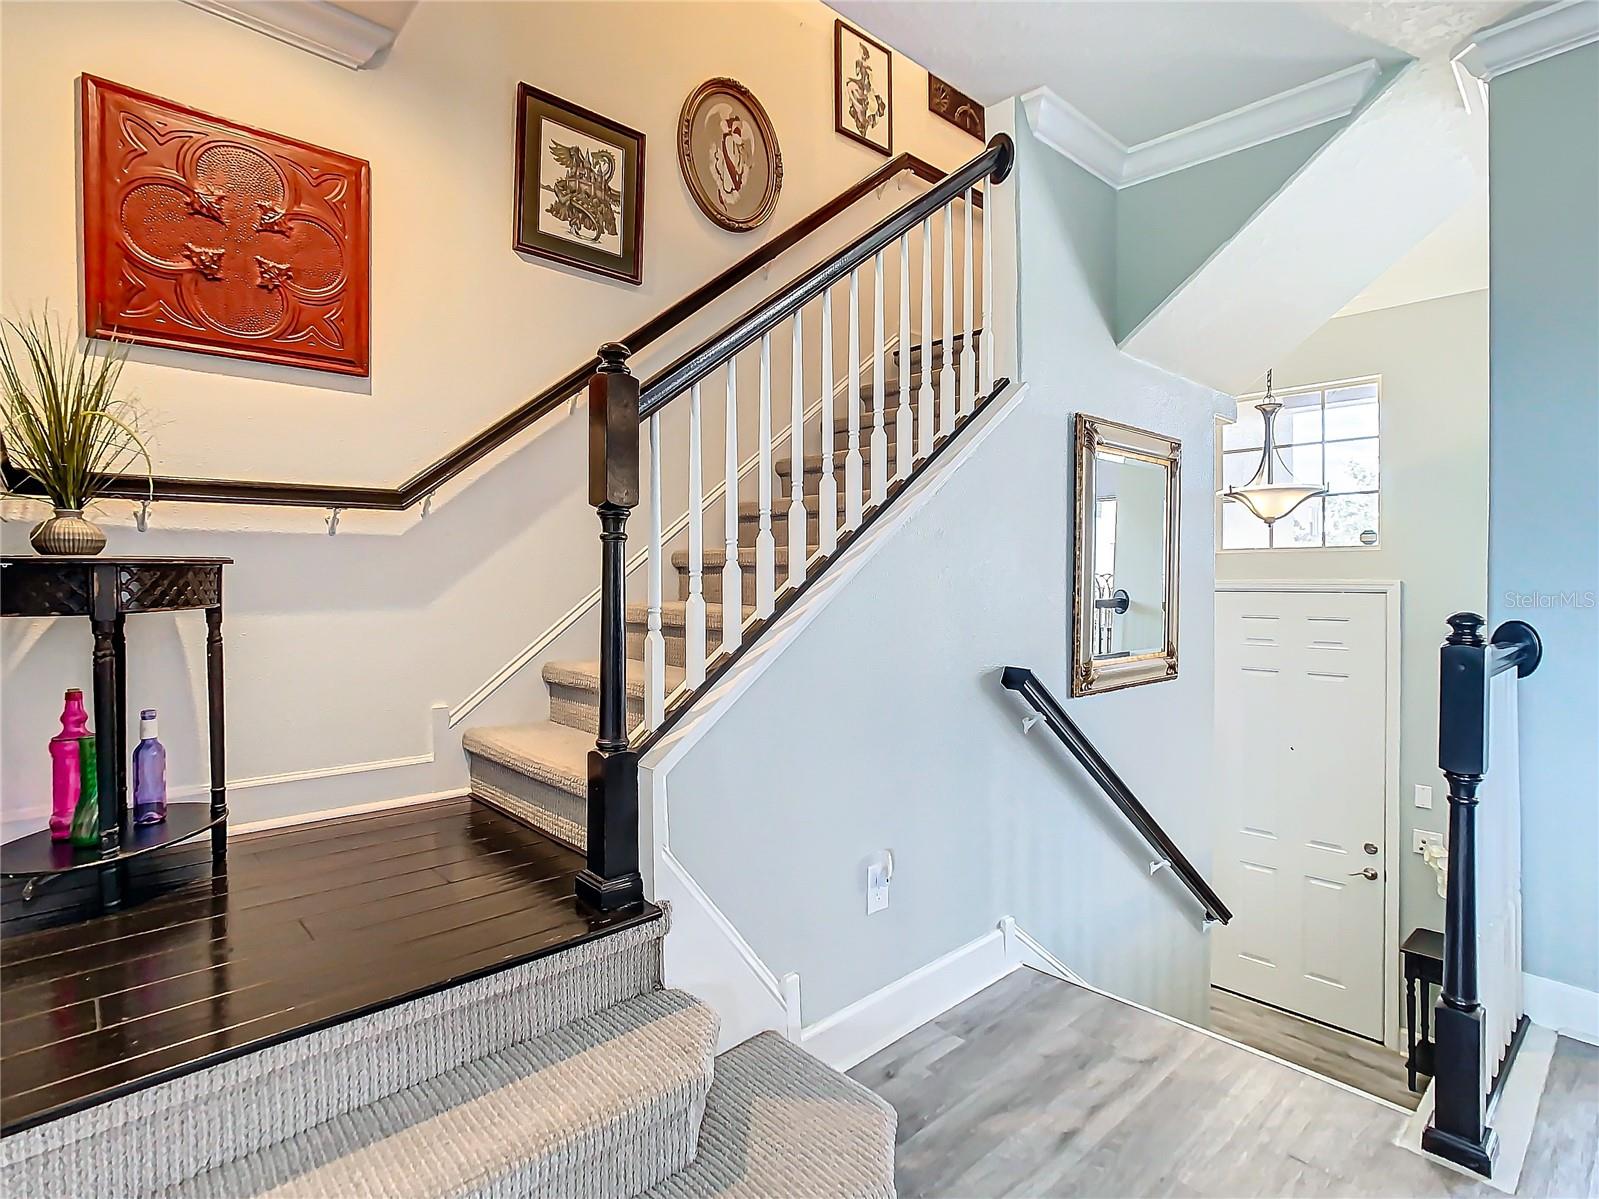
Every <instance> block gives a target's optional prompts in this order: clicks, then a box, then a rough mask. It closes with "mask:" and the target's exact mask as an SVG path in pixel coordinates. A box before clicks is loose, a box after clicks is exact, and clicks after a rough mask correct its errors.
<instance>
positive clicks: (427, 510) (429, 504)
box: [422, 491, 433, 520]
mask: <svg viewBox="0 0 1599 1199" xmlns="http://www.w3.org/2000/svg"><path fill="white" fill-rule="evenodd" d="M432 512H433V493H432V492H431V491H430V492H428V493H427V494H426V495H425V496H423V497H422V519H423V520H426V519H427V518H428V517H429V516H430V515H432Z"/></svg>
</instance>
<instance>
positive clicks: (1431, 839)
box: [1410, 828, 1444, 853]
mask: <svg viewBox="0 0 1599 1199" xmlns="http://www.w3.org/2000/svg"><path fill="white" fill-rule="evenodd" d="M1410 831H1411V834H1412V838H1413V839H1412V840H1411V843H1410V850H1411V852H1412V853H1420V852H1422V850H1423V849H1425V848H1426V847H1427V846H1429V845H1442V844H1443V843H1444V835H1443V834H1442V833H1429V832H1428V831H1427V830H1426V829H1424V828H1417V829H1411V830H1410Z"/></svg>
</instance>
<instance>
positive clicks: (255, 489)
mask: <svg viewBox="0 0 1599 1199" xmlns="http://www.w3.org/2000/svg"><path fill="white" fill-rule="evenodd" d="M903 173H909V174H911V175H914V176H916V177H917V178H918V179H922V180H924V181H926V182H929V183H933V182H937V181H939V180H942V179H945V178H946V177H947V176H946V175H945V174H944V172H942V171H940V170H939V169H938V168H937V167H935V166H933V165H932V164H931V163H929V162H928V161H927V160H926V159H924V158H921V157H919V156H917V155H915V154H899V155H896V156H895V157H893V158H891V159H889V160H888V161H887V162H885V163H884V164H883V165H882V166H880V167H878V168H877V170H875V171H873V172H872V173H871V174H870V175H867V176H866V177H865V178H863V179H861V180H859V181H858V182H856V183H853V184H851V185H850V186H849V187H847V188H845V189H844V190H843V191H841V192H840V193H839V194H838V195H836V196H834V197H833V198H832V199H831V200H828V201H827V202H826V203H825V204H822V205H820V206H819V207H817V208H816V209H814V210H813V211H811V212H810V213H808V214H807V215H806V216H804V217H802V218H801V219H800V220H798V221H796V222H795V223H794V224H793V225H791V226H789V228H787V229H785V230H784V231H783V232H782V233H780V234H778V235H777V236H776V237H774V238H772V239H771V240H770V241H766V242H763V243H762V244H761V245H759V246H757V247H756V248H755V249H754V250H752V251H750V252H749V253H748V254H746V255H745V256H744V257H743V258H741V259H739V260H738V261H737V262H735V263H733V264H732V265H731V266H729V267H728V268H727V269H726V270H723V271H721V272H720V273H718V274H717V275H716V276H715V277H714V278H712V279H710V280H708V281H706V282H705V283H703V284H701V285H700V286H699V287H697V288H695V289H694V290H693V291H691V292H689V293H688V295H686V296H684V297H683V298H682V299H680V300H678V301H677V302H676V303H674V304H672V305H671V306H670V307H668V308H665V309H663V310H662V311H661V312H659V313H657V314H656V315H655V316H653V317H651V318H650V319H649V320H647V321H645V322H644V323H643V324H642V325H640V326H639V327H638V328H636V329H634V330H633V331H632V332H630V333H628V334H627V335H626V336H624V337H623V338H622V344H624V345H626V346H627V347H628V349H629V350H631V351H632V352H633V353H637V352H638V351H639V350H641V349H643V348H644V347H645V346H648V345H650V344H652V343H654V342H655V341H657V340H659V339H660V338H661V337H663V336H664V335H665V334H667V333H669V332H671V331H672V330H673V329H674V328H676V327H677V326H678V325H680V324H682V323H683V322H684V321H685V320H687V319H688V318H689V317H691V316H693V315H694V314H695V313H697V312H699V311H700V310H702V309H703V308H705V307H706V306H707V305H709V304H710V303H711V302H712V301H714V300H716V299H718V298H719V297H720V296H722V295H723V293H725V292H726V291H727V289H728V288H730V287H733V286H734V285H735V284H738V283H741V282H742V281H744V280H745V279H748V278H749V277H750V276H751V275H754V274H756V273H757V272H758V271H761V270H763V269H765V268H766V267H767V266H768V265H770V264H771V263H772V262H773V261H775V260H776V259H777V258H778V257H779V256H781V255H782V254H784V253H785V252H787V251H788V250H791V249H793V248H794V247H795V246H796V245H798V244H799V243H800V242H802V241H804V240H805V239H806V238H807V237H809V236H810V235H811V234H813V233H815V232H816V231H817V230H818V229H820V228H821V227H822V226H823V225H825V224H827V223H828V222H829V221H831V220H832V219H833V218H834V217H837V216H839V215H841V214H842V213H843V212H844V211H845V210H847V209H848V208H850V207H851V206H853V205H854V204H856V203H858V202H859V201H860V200H862V199H864V198H865V197H866V196H868V195H870V194H871V193H872V192H874V191H876V190H877V189H878V188H880V187H882V186H884V185H885V184H887V183H889V182H891V181H892V180H893V179H894V178H895V177H896V176H898V175H900V174H903ZM977 203H978V206H979V207H981V204H982V201H981V197H980V196H979V197H978V199H977ZM599 366H600V360H599V359H598V358H597V357H594V358H590V359H588V360H587V361H586V362H584V363H583V364H582V365H580V366H578V367H575V368H574V369H572V370H570V371H568V372H567V373H566V374H565V375H563V376H561V378H559V379H557V380H556V381H555V382H554V383H552V384H550V385H549V386H548V387H546V388H545V389H544V390H543V391H541V392H539V393H538V394H537V395H535V396H533V397H532V398H531V399H529V400H527V401H526V402H525V403H522V404H519V405H518V406H517V407H516V408H514V409H512V410H511V411H510V412H508V413H506V414H505V415H504V416H502V417H501V418H500V419H499V420H497V421H495V422H494V423H493V424H491V425H490V426H489V427H488V428H486V429H484V430H483V431H482V432H480V433H477V434H476V435H474V436H473V437H471V438H469V439H468V440H467V441H464V442H462V443H461V444H460V445H458V446H456V447H455V449H453V450H451V451H450V452H449V453H448V454H445V455H444V456H443V457H442V458H440V459H439V460H438V461H436V462H434V463H433V464H432V465H430V466H427V467H424V468H423V469H422V470H420V471H418V472H417V473H416V474H414V475H412V476H411V477H410V478H409V479H407V480H405V481H404V482H403V483H401V484H399V485H398V486H396V487H351V486H345V485H341V484H336V483H282V482H268V481H262V480H254V479H189V478H182V477H177V476H170V475H157V476H156V477H155V479H154V494H153V495H152V493H151V490H150V486H151V481H150V480H149V479H147V478H146V476H144V475H127V474H124V475H117V476H115V477H114V478H113V479H112V480H111V482H110V483H109V485H108V486H107V487H106V488H105V489H104V491H103V492H102V494H103V495H105V496H107V497H111V498H117V499H129V500H145V499H152V498H153V499H157V500H168V501H173V500H176V501H187V502H192V503H208V504H268V505H278V506H283V507H300V508H363V509H369V510H375V511H385V512H401V511H404V510H405V509H407V508H410V507H412V506H413V505H415V504H417V503H419V502H420V501H422V500H424V499H426V498H427V497H428V496H430V495H432V494H433V492H435V491H437V490H438V488H439V487H441V486H442V485H444V484H445V483H448V482H449V481H450V480H451V479H453V478H455V477H456V476H457V475H459V474H460V473H461V472H462V471H464V470H466V469H467V468H468V467H469V466H471V465H472V464H473V463H475V462H477V461H478V460H479V459H481V458H483V457H484V456H486V455H488V454H490V453H492V452H494V451H495V450H496V449H498V448H499V447H501V446H503V445H504V444H505V443H506V442H508V441H510V440H511V439H512V438H513V437H515V436H516V435H517V434H519V433H521V432H523V431H524V430H526V429H528V428H530V427H531V426H532V425H533V424H535V423H536V422H537V421H539V420H540V419H541V418H543V417H544V416H546V415H548V414H549V413H551V412H553V411H555V410H556V409H557V408H559V407H560V406H561V405H562V404H564V403H565V402H566V401H568V400H570V399H573V398H574V397H576V396H578V395H580V394H582V393H583V392H584V390H585V389H586V388H587V386H588V381H589V377H590V376H591V375H593V374H594V372H595V371H596V370H598V369H599ZM0 450H3V447H0ZM0 481H3V483H4V487H5V490H6V491H8V492H11V493H13V494H16V495H22V496H43V495H44V491H43V489H42V488H41V487H40V486H39V484H38V482H37V480H35V479H33V478H32V476H30V475H28V474H27V473H26V472H25V471H23V470H21V469H20V468H18V467H17V466H15V465H14V464H13V463H12V462H11V460H10V459H9V458H8V457H7V458H4V459H0Z"/></svg>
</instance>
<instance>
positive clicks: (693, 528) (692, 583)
mask: <svg viewBox="0 0 1599 1199" xmlns="http://www.w3.org/2000/svg"><path fill="white" fill-rule="evenodd" d="M733 509H734V512H735V514H736V512H737V510H738V500H737V497H735V498H734V500H733ZM704 522H705V480H704V479H703V478H702V477H701V464H700V385H699V384H698V383H696V384H694V386H693V387H692V388H690V390H689V393H688V598H687V599H686V600H684V601H683V665H684V667H685V669H686V672H687V674H688V685H689V686H690V687H698V686H699V685H700V684H701V683H703V682H704V681H705V580H704V578H703V576H704V573H705V523H704Z"/></svg>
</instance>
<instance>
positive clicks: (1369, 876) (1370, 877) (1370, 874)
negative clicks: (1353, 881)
mask: <svg viewBox="0 0 1599 1199" xmlns="http://www.w3.org/2000/svg"><path fill="white" fill-rule="evenodd" d="M1357 874H1358V875H1359V876H1360V877H1361V878H1363V879H1365V880H1366V881H1367V882H1368V883H1374V882H1376V881H1377V872H1376V871H1375V870H1373V869H1372V868H1371V867H1370V866H1367V867H1366V868H1365V869H1364V870H1356V871H1354V872H1353V873H1351V874H1350V876H1349V877H1350V878H1354V877H1355V875H1357Z"/></svg>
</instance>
